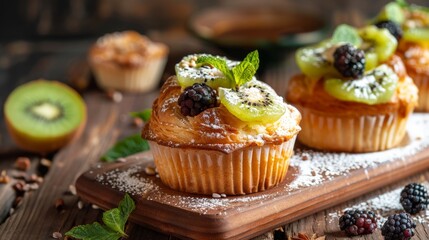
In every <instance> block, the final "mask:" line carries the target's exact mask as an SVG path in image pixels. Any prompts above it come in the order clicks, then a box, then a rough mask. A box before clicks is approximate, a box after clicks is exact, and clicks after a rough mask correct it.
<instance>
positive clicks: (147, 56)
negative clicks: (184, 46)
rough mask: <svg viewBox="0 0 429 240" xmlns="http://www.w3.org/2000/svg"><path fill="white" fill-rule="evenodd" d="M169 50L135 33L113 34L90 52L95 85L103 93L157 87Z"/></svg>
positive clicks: (100, 41)
mask: <svg viewBox="0 0 429 240" xmlns="http://www.w3.org/2000/svg"><path fill="white" fill-rule="evenodd" d="M168 51H169V50H168V47H167V46H166V45H165V44H163V43H155V42H152V41H151V40H150V39H149V38H147V37H145V36H143V35H141V34H139V33H137V32H134V31H125V32H115V33H111V34H106V35H104V36H103V37H101V38H99V39H98V40H97V42H96V43H95V44H93V46H92V47H91V49H90V51H89V56H88V58H89V63H90V66H91V69H92V71H93V73H94V75H95V78H96V81H97V84H98V85H99V86H100V87H101V88H103V89H106V90H110V89H115V90H120V91H126V92H147V91H150V90H152V89H154V88H155V87H157V86H158V84H159V81H160V78H161V75H162V72H163V71H164V67H165V64H166V62H167V56H168Z"/></svg>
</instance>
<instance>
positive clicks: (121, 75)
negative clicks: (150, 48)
mask: <svg viewBox="0 0 429 240" xmlns="http://www.w3.org/2000/svg"><path fill="white" fill-rule="evenodd" d="M166 62H167V57H166V56H165V57H160V58H154V59H148V60H147V61H146V63H144V64H142V65H141V66H137V67H121V66H118V65H115V64H113V63H103V62H100V63H92V64H91V68H92V70H93V72H94V75H95V78H96V81H97V84H98V85H99V86H100V87H101V88H103V89H106V90H107V89H116V90H121V91H126V92H147V91H150V90H152V89H154V88H155V87H157V85H158V83H159V81H160V79H161V75H162V72H163V70H164V67H165V64H166Z"/></svg>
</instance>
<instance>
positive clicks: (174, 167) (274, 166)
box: [149, 136, 296, 195]
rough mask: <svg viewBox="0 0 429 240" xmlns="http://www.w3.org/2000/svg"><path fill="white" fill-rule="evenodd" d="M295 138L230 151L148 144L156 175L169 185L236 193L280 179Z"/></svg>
mask: <svg viewBox="0 0 429 240" xmlns="http://www.w3.org/2000/svg"><path fill="white" fill-rule="evenodd" d="M295 139H296V136H295V137H293V138H292V139H290V140H289V141H286V142H283V143H282V144H279V145H263V146H250V147H245V148H242V149H238V150H236V151H234V152H232V153H223V152H220V151H216V150H204V149H196V148H180V147H177V148H175V147H168V146H163V145H160V144H157V143H156V142H153V141H149V144H150V147H151V151H152V154H153V157H154V161H155V165H156V167H157V170H158V173H159V176H160V178H161V180H162V182H163V183H164V184H165V185H167V186H169V187H170V188H172V189H175V190H178V191H183V192H188V193H197V194H213V193H219V194H227V195H240V194H249V193H255V192H260V191H264V190H266V189H269V188H271V187H274V186H276V185H278V184H279V183H280V182H281V181H283V180H284V178H285V176H286V173H287V170H288V167H289V160H290V157H291V155H292V154H293V146H294V143H295Z"/></svg>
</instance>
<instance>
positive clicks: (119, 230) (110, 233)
mask: <svg viewBox="0 0 429 240" xmlns="http://www.w3.org/2000/svg"><path fill="white" fill-rule="evenodd" d="M135 208H136V206H135V203H134V200H133V199H132V198H131V197H130V195H128V193H125V196H124V198H123V199H122V200H121V201H120V202H119V205H118V207H117V208H113V209H110V210H108V211H106V212H104V213H103V222H104V224H106V225H101V224H100V223H98V222H94V223H92V224H86V225H79V226H76V227H74V228H72V229H71V230H69V231H68V232H66V233H65V235H66V236H70V237H74V238H77V239H82V240H118V239H119V238H121V237H127V234H126V233H125V223H126V222H127V220H128V217H129V216H130V214H131V212H132V211H134V209H135Z"/></svg>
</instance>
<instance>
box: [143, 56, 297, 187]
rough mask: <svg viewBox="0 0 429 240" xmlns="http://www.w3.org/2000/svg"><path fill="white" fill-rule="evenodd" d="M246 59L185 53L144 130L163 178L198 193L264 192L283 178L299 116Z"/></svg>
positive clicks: (252, 58) (250, 58) (254, 63)
mask: <svg viewBox="0 0 429 240" xmlns="http://www.w3.org/2000/svg"><path fill="white" fill-rule="evenodd" d="M258 66H259V57H258V53H257V52H256V51H255V52H252V53H250V54H249V55H248V56H247V57H246V58H245V59H244V60H243V61H242V62H235V61H230V60H228V59H226V58H223V57H216V56H211V55H208V54H194V55H189V56H185V57H184V58H183V59H182V61H180V63H178V64H177V65H176V76H172V77H170V78H169V79H168V80H167V81H166V82H165V83H164V85H163V86H162V88H161V91H160V95H159V97H158V98H157V99H156V100H155V102H154V104H153V107H152V115H151V118H150V120H149V121H148V123H147V124H146V125H145V127H144V129H143V131H142V137H143V138H145V139H147V140H148V141H149V144H150V148H151V151H152V153H153V157H154V161H155V165H156V167H157V169H158V173H159V176H160V178H161V180H162V182H163V183H164V184H166V185H167V186H169V187H170V188H172V189H175V190H179V191H184V192H189V193H198V194H210V195H211V194H213V193H218V194H227V195H240V194H249V193H255V192H261V191H264V190H266V189H269V188H272V187H274V186H276V185H278V184H279V183H280V182H281V181H283V180H284V179H285V177H286V173H287V171H288V168H289V161H290V157H291V155H292V154H293V146H294V143H295V139H296V135H297V134H298V132H299V131H300V127H299V121H300V119H301V115H300V114H299V112H298V110H296V108H294V107H292V106H290V105H288V104H286V103H285V102H284V101H283V98H282V97H280V96H278V95H277V93H276V92H275V91H274V90H273V89H272V88H271V87H270V86H268V85H267V84H266V83H264V82H261V81H258V80H257V79H256V78H255V77H254V74H255V73H256V70H257V69H258Z"/></svg>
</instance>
